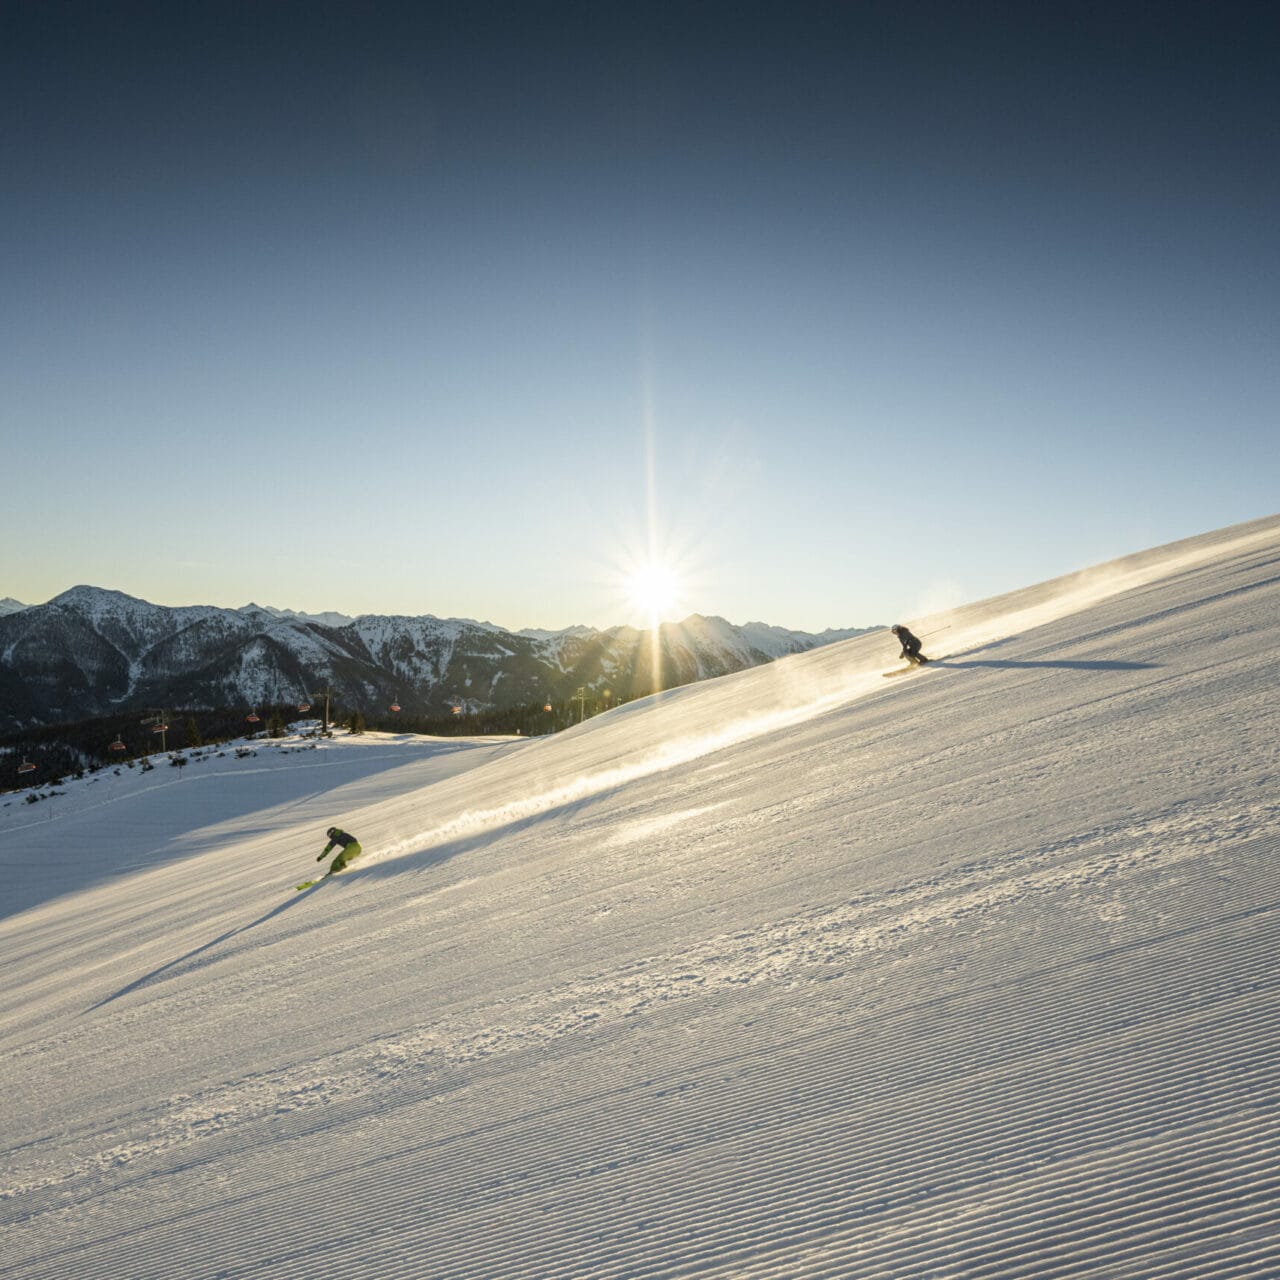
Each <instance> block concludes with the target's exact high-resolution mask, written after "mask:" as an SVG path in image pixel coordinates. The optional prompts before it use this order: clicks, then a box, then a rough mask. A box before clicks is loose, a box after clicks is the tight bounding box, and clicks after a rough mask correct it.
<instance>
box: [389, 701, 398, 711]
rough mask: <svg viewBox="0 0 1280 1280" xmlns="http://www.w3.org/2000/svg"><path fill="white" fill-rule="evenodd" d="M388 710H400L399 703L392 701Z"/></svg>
mask: <svg viewBox="0 0 1280 1280" xmlns="http://www.w3.org/2000/svg"><path fill="white" fill-rule="evenodd" d="M390 710H392V711H399V710H400V704H399V703H398V702H393V703H392V704H391V707H390Z"/></svg>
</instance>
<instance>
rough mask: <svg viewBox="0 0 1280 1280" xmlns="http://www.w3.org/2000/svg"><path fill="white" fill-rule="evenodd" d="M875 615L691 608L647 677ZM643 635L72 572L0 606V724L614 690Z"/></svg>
mask: <svg viewBox="0 0 1280 1280" xmlns="http://www.w3.org/2000/svg"><path fill="white" fill-rule="evenodd" d="M324 619H329V620H330V621H324ZM337 619H345V620H344V621H341V622H338V621H337ZM874 629H875V628H847V629H828V630H827V631H824V632H822V633H821V634H820V635H813V634H810V633H807V632H801V631H790V630H788V629H786V628H783V627H776V626H772V625H770V624H766V623H760V622H751V623H746V624H744V625H742V626H736V625H735V624H733V623H730V622H728V621H727V620H726V619H724V618H720V617H716V616H703V615H701V614H690V615H689V616H688V617H687V618H685V619H683V620H682V621H681V622H678V623H664V624H663V625H662V626H661V627H660V628H659V631H658V636H657V643H658V654H657V669H658V671H659V672H660V683H661V685H662V687H664V688H671V687H674V686H677V685H683V684H689V683H691V682H693V681H696V680H703V679H707V678H710V677H713V676H718V675H725V674H728V673H729V672H731V671H737V670H742V669H744V668H746V667H752V666H758V665H760V664H761V663H764V662H770V661H773V660H775V659H777V658H780V657H785V656H788V655H790V654H794V653H803V652H807V651H808V650H810V649H814V648H818V647H821V646H822V645H825V644H831V643H834V642H835V641H837V640H844V639H849V638H850V637H852V636H856V635H861V634H864V633H865V632H866V631H869V630H874ZM653 645H654V639H653V637H652V635H651V634H650V633H648V632H645V631H640V630H638V629H636V628H633V627H628V626H617V627H611V628H607V629H604V630H597V629H595V628H590V627H581V626H575V627H570V628H567V629H565V630H563V631H551V632H547V631H539V630H534V629H529V630H525V631H520V632H513V631H507V630H505V629H503V628H501V627H498V626H497V625H495V624H494V623H488V622H477V621H475V620H473V619H467V618H438V617H436V616H434V615H431V614H423V615H418V616H411V615H384V614H362V615H359V616H357V617H354V618H346V616H345V615H341V614H333V613H327V614H318V615H317V614H299V613H295V612H293V611H291V610H283V609H276V608H273V607H270V606H263V605H258V604H254V603H251V604H249V605H245V606H242V607H241V608H238V609H230V608H223V607H220V606H216V605H183V606H168V605H157V604H153V603H151V602H150V601H147V600H143V599H140V598H138V597H136V596H131V595H128V594H127V593H125V592H122V591H117V590H113V589H109V588H103V587H94V586H91V585H87V584H78V585H77V586H74V587H71V588H69V589H68V590H66V591H64V592H61V593H60V594H59V595H57V596H55V597H53V599H51V600H49V601H48V602H47V603H46V604H43V605H29V606H25V607H23V608H22V609H20V610H16V611H14V612H11V613H8V614H3V615H0V729H6V730H16V729H21V728H24V727H26V726H28V725H36V724H49V723H56V722H58V721H62V720H71V719H83V718H87V717H90V716H95V715H102V714H109V713H112V712H116V711H121V710H129V709H133V708H135V707H179V706H180V707H191V708H212V707H219V706H235V705H241V704H243V705H247V706H257V705H271V704H281V703H289V702H301V701H310V700H311V699H313V698H314V697H315V696H316V695H317V694H318V693H319V692H320V691H321V690H323V689H326V688H328V689H330V690H331V691H332V693H333V695H334V697H335V700H336V703H338V704H340V705H342V706H344V707H347V708H350V709H354V710H359V711H360V712H362V713H363V714H366V715H368V714H373V713H380V712H381V711H382V710H383V709H385V708H386V707H388V706H390V705H392V704H395V705H396V706H397V707H402V708H403V709H404V710H405V712H406V713H410V714H420V715H439V714H447V713H448V712H449V711H450V710H452V709H453V708H461V709H464V710H467V711H480V710H486V709H490V708H499V707H506V706H514V705H520V704H523V703H529V702H535V701H538V700H541V699H549V700H553V701H561V700H564V699H566V698H569V697H572V696H573V695H574V693H575V692H576V691H577V690H579V689H585V690H587V691H588V692H589V693H592V694H595V693H601V692H604V691H606V690H607V691H608V692H609V695H610V696H614V697H618V698H629V697H633V696H637V695H638V694H641V693H646V692H649V691H651V689H652V687H653V671H654V669H655V655H654V649H653Z"/></svg>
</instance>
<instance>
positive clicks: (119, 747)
mask: <svg viewBox="0 0 1280 1280" xmlns="http://www.w3.org/2000/svg"><path fill="white" fill-rule="evenodd" d="M107 750H108V751H127V750H128V748H127V747H126V746H125V745H124V741H123V740H122V739H121V737H120V735H119V734H116V740H115V741H114V742H113V743H112V744H111V745H110V746H109V747H108V748H107Z"/></svg>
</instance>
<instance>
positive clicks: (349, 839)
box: [311, 830, 360, 862]
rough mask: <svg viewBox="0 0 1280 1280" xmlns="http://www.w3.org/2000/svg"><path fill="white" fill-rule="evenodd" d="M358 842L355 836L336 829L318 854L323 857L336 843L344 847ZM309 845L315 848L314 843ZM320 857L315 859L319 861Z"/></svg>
mask: <svg viewBox="0 0 1280 1280" xmlns="http://www.w3.org/2000/svg"><path fill="white" fill-rule="evenodd" d="M359 843H360V842H359V841H358V840H357V839H356V838H355V836H349V835H347V833H346V832H345V831H341V830H336V831H334V833H333V835H332V836H330V837H329V843H328V844H327V845H325V847H324V853H322V854H321V855H320V858H323V857H324V856H325V854H327V853H328V852H329V850H330V849H335V848H337V846H338V845H341V846H342V847H343V848H344V849H346V848H349V847H350V846H351V845H353V844H359ZM311 847H312V848H313V849H314V848H315V846H314V845H312V846H311ZM320 858H317V859H316V861H317V862H319V861H320Z"/></svg>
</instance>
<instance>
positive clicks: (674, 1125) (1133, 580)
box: [0, 518, 1280, 1280]
mask: <svg viewBox="0 0 1280 1280" xmlns="http://www.w3.org/2000/svg"><path fill="white" fill-rule="evenodd" d="M940 628H945V630H940ZM917 630H918V631H919V632H920V633H921V634H922V635H926V644H925V649H926V652H928V653H932V654H935V655H938V656H940V657H941V658H942V660H941V661H938V662H936V663H935V664H934V665H933V666H932V667H930V668H926V669H924V670H922V671H919V672H913V673H910V674H908V675H905V676H903V677H901V678H897V679H891V680H886V679H884V678H883V673H884V672H885V671H886V670H889V669H892V668H893V667H895V666H896V665H897V662H896V653H895V649H894V646H893V644H892V640H891V638H890V637H888V636H886V635H884V634H879V635H872V636H864V637H859V638H857V639H854V640H850V641H846V642H843V643H840V644H836V645H833V646H831V647H828V648H824V649H820V650H817V651H814V652H811V653H807V654H803V655H800V656H797V657H793V658H787V659H783V660H781V661H779V662H777V663H775V664H772V665H770V666H766V667H761V668H756V669H753V670H749V671H744V672H740V673H738V674H736V675H733V676H729V677H725V678H723V679H720V680H716V681H711V682H709V683H707V684H704V685H697V686H692V687H689V688H686V689H682V690H678V691H676V692H674V693H671V694H668V695H666V696H664V697H661V698H658V699H656V700H649V701H647V702H644V703H633V704H631V705H629V706H627V707H624V708H621V709H619V710H617V711H614V712H611V713H609V714H606V715H603V716H600V717H598V718H597V719H595V720H592V721H589V722H587V723H586V724H584V725H581V726H579V727H578V728H576V729H573V730H570V731H568V732H566V733H564V734H561V735H558V736H556V737H554V738H547V739H540V740H534V741H522V740H510V739H504V740H497V739H489V740H484V741H467V742H461V741H458V740H431V739H410V738H401V737H379V736H366V737H364V738H346V737H339V738H336V739H334V740H332V741H331V742H328V743H325V744H324V745H322V746H320V747H317V748H314V749H312V748H311V747H310V746H309V745H308V743H307V742H306V741H304V740H289V741H287V742H286V743H285V744H284V748H287V749H282V748H280V747H274V748H265V747H264V748H261V749H260V750H259V752H258V755H257V756H252V757H244V758H237V757H236V756H235V755H234V753H228V754H227V755H226V756H223V757H217V756H214V757H211V758H207V759H205V760H202V761H200V762H197V763H192V764H189V765H188V766H187V767H186V768H185V769H176V768H168V767H163V766H162V767H160V768H157V769H156V770H154V771H152V772H150V773H147V774H139V773H138V772H137V771H136V770H135V771H127V770H126V771H123V772H122V774H121V775H119V776H117V775H115V774H113V773H110V772H108V773H105V774H100V775H97V776H96V778H95V780H93V781H89V780H85V781H83V782H80V783H68V784H67V785H66V787H65V788H64V789H65V792H66V794H65V795H63V796H59V797H55V798H54V799H53V800H44V801H41V802H39V803H38V804H33V805H27V804H25V803H22V802H21V798H20V797H18V798H14V797H3V798H4V799H9V800H10V801H11V802H10V803H9V804H8V806H7V807H0V873H2V874H3V877H4V883H5V896H4V899H3V908H2V910H3V912H4V916H3V919H0V979H2V981H0V1072H2V1076H3V1080H4V1099H5V1101H4V1109H3V1125H2V1130H3V1132H2V1135H0V1136H2V1140H3V1141H2V1145H3V1148H4V1159H3V1164H2V1165H0V1276H3V1277H13V1278H14V1280H17V1278H19V1277H20V1278H21V1280H35V1278H36V1277H48V1278H50V1280H72V1278H74V1280H91V1278H92V1280H121V1278H124V1277H127V1278H128V1280H145V1278H148V1277H156V1278H159V1277H165V1278H166V1280H168V1278H170V1277H176V1276H182V1277H191V1278H201V1280H214V1278H215V1277H217V1278H219V1280H230V1278H232V1277H253V1278H255V1280H257V1278H262V1277H271V1278H284V1277H288V1278H290V1280H293V1278H297V1280H303V1278H306V1280H317V1278H327V1277H334V1278H337V1277H342V1280H395V1278H398V1277H442V1278H443V1277H450V1278H453V1277H457V1278H459V1280H461V1278H463V1277H468V1278H476V1277H486V1278H494V1280H497V1278H502V1280H507V1278H511V1280H534V1278H545V1277H574V1278H575V1280H576V1278H582V1280H588V1278H590V1280H606V1278H609V1280H622V1278H627V1280H631V1278H640V1277H735V1278H760V1280H763V1278H766V1277H767V1278H769V1280H796V1278H816V1277H830V1278H836V1277H839V1278H843V1280H849V1278H852V1277H857V1278H859V1280H861V1278H862V1277H886V1278H888V1280H907V1278H912V1277H919V1278H921V1280H923V1278H925V1277H928V1278H930V1280H938V1278H941V1277H948V1278H961V1277H963V1278H966V1280H967V1278H968V1277H980V1276H981V1277H1001V1278H1002V1280H1003V1278H1006V1277H1064V1278H1065V1277H1072V1278H1073V1280H1074V1278H1079V1277H1108V1278H1118V1277H1125V1278H1130V1277H1132V1278H1148V1277H1149V1278H1151V1280H1155V1278H1157V1277H1159V1278H1161V1280H1167V1278H1168V1277H1194V1278H1195V1280H1209V1278H1220V1277H1245V1276H1249V1277H1264V1276H1276V1275H1280V1211H1277V1207H1276V1205H1277V1192H1278V1190H1280V1174H1277V1172H1276V1170H1277V1168H1280V1110H1278V1109H1277V1105H1276V1104H1277V1100H1278V1099H1280V981H1278V980H1277V967H1276V959H1275V957H1276V955H1277V950H1278V948H1280V875H1278V874H1277V870H1276V860H1277V857H1278V856H1280V839H1278V837H1277V834H1276V832H1277V818H1278V817H1280V796H1278V793H1277V761H1278V758H1280V700H1277V698H1276V694H1275V691H1276V688H1277V687H1278V685H1280V518H1272V519H1269V520H1265V521H1258V522H1255V523H1253V524H1251V525H1244V526H1238V527H1236V528H1232V529H1228V530H1223V531H1220V532H1218V533H1215V534H1211V535H1206V536H1205V537H1203V538H1200V539H1194V540H1191V541H1190V542H1186V543H1180V544H1176V545H1174V546H1172V547H1167V548H1160V549H1157V550H1155V551H1152V552H1148V553H1146V554H1144V555H1141V556H1135V557H1130V558H1128V559H1126V560H1123V561H1118V562H1115V563H1114V564H1111V565H1106V566H1102V567H1100V568H1099V569H1097V570H1094V571H1091V572H1089V573H1085V574H1080V575H1076V576H1074V577H1072V578H1068V579H1062V580H1059V581H1057V582H1054V583H1049V584H1043V585H1041V586H1038V587H1034V588H1030V589H1028V590H1027V591H1024V592H1018V593H1014V594H1012V595H1009V596H1005V597H1002V598H1000V599H997V600H992V601H985V602H981V603H979V604H975V605H972V606H969V607H967V608H963V609H959V610H956V611H954V612H953V613H951V614H949V615H947V616H946V617H940V618H935V619H925V620H920V622H919V626H918V628H917ZM929 632H934V633H935V634H933V635H931V636H929V635H927V633H929ZM331 823H337V824H339V825H341V826H343V827H345V828H347V829H348V830H350V831H352V832H354V833H355V834H357V835H358V836H359V837H360V838H361V839H362V841H363V842H364V844H365V848H366V850H367V853H366V856H365V858H364V859H363V860H362V861H361V862H359V863H357V864H356V866H355V868H353V869H352V870H351V871H350V872H348V873H347V874H346V875H345V876H343V877H342V878H340V879H338V880H336V881H332V882H329V883H326V884H325V885H323V886H321V887H320V888H318V889H316V890H313V891H311V892H308V893H303V894H297V893H295V892H294V891H293V884H294V883H296V882H297V881H299V880H302V879H304V878H306V877H308V876H310V875H312V874H314V872H315V871H316V870H317V867H316V864H315V862H314V861H313V859H314V856H315V854H317V853H318V852H319V851H320V849H321V848H322V847H323V844H324V829H325V828H326V827H327V826H329V825H330V824H331Z"/></svg>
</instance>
